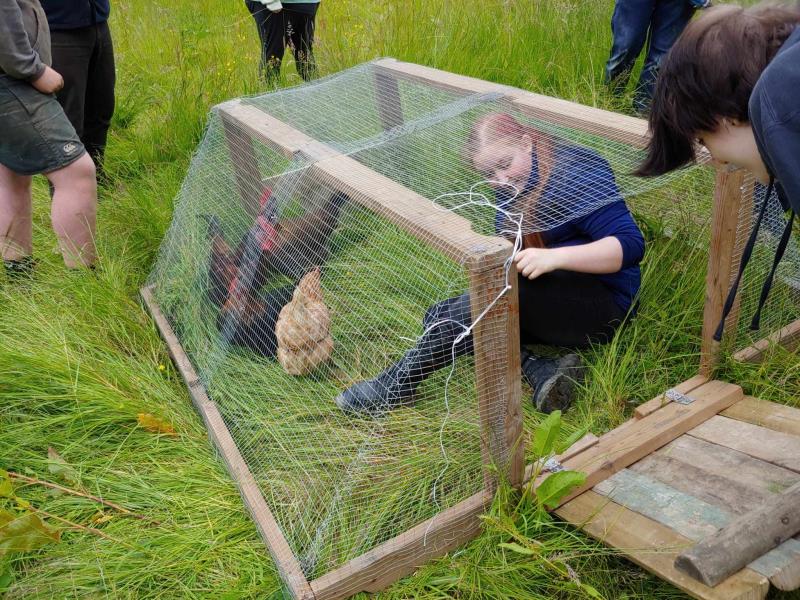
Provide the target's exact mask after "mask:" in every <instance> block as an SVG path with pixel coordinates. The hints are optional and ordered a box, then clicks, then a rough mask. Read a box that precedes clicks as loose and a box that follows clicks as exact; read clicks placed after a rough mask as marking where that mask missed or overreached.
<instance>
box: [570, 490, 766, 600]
mask: <svg viewBox="0 0 800 600" xmlns="http://www.w3.org/2000/svg"><path fill="white" fill-rule="evenodd" d="M556 514H557V515H558V516H559V517H561V518H562V519H565V520H566V521H569V522H570V523H574V524H575V525H577V526H579V527H581V528H582V529H583V530H584V531H586V532H587V533H588V534H589V535H591V536H592V537H594V538H597V539H599V540H600V541H602V542H604V543H606V544H608V545H609V546H612V547H614V548H619V549H620V550H621V551H622V552H624V553H625V554H626V555H627V556H628V557H629V558H630V559H631V560H632V561H633V562H635V563H636V564H638V565H640V566H642V567H644V568H645V569H647V570H648V571H650V572H652V573H654V574H656V575H658V576H659V577H661V578H662V579H665V580H666V581H669V582H670V583H672V584H673V585H675V586H676V587H678V588H680V589H681V590H683V591H684V592H686V593H687V594H690V595H691V596H693V597H694V598H698V599H700V600H756V599H761V598H764V597H765V596H766V595H767V591H768V590H769V581H768V580H767V578H766V577H764V576H763V575H760V574H758V573H755V572H753V571H751V570H749V569H744V570H742V571H740V572H739V573H737V574H735V575H733V576H731V577H729V578H728V579H727V580H726V581H723V582H722V583H721V584H720V585H718V586H717V587H715V588H709V587H708V586H705V585H703V584H702V583H700V582H698V581H695V580H694V579H692V578H691V577H689V576H688V575H685V574H683V573H681V572H680V571H677V570H676V569H675V567H674V566H673V562H674V560H675V557H676V556H677V555H678V553H679V552H680V551H681V550H683V549H684V548H686V547H687V546H689V545H690V544H691V540H689V539H688V538H686V537H684V536H681V535H679V534H677V533H675V532H674V531H672V530H671V529H669V528H668V527H665V526H664V525H660V524H659V523H657V522H655V521H653V520H652V519H648V518H647V517H644V516H642V515H640V514H638V513H635V512H633V511H632V510H628V509H627V508H624V507H622V506H620V505H619V504H616V503H615V502H612V501H610V500H608V499H607V498H604V497H603V496H601V495H599V494H596V493H594V492H592V491H587V492H584V493H583V494H581V495H580V496H578V497H577V498H575V499H574V500H571V501H569V502H567V503H566V504H564V505H562V506H561V507H559V508H558V509H557V510H556Z"/></svg>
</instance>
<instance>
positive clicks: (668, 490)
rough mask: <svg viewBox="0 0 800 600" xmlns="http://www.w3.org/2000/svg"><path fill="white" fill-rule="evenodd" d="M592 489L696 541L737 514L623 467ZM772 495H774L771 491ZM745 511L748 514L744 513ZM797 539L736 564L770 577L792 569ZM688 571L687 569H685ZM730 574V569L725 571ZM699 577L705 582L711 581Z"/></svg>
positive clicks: (725, 524)
mask: <svg viewBox="0 0 800 600" xmlns="http://www.w3.org/2000/svg"><path fill="white" fill-rule="evenodd" d="M593 491H594V492H596V493H598V494H600V495H602V496H606V497H608V498H610V499H611V500H613V501H614V502H616V503H617V504H620V505H622V506H625V507H626V508H629V509H630V510H633V511H634V512H637V513H639V514H641V515H643V516H645V517H647V518H649V519H652V520H654V521H656V522H658V523H661V524H662V525H665V526H666V527H669V528H670V529H672V530H673V531H675V532H676V533H678V534H680V535H682V536H684V537H686V538H688V539H690V540H692V541H695V542H696V541H700V540H703V539H704V538H708V537H710V536H713V535H714V534H716V533H717V531H719V530H720V529H722V528H724V527H726V526H727V525H729V524H730V523H731V522H732V521H733V520H735V519H736V518H738V517H737V516H736V515H734V514H733V513H731V512H730V511H728V510H726V507H725V506H722V505H720V504H717V505H715V504H711V503H709V502H705V501H703V500H701V499H700V498H698V497H696V496H694V495H693V494H690V493H686V492H683V491H681V490H678V489H676V488H674V487H672V486H671V485H668V484H664V483H662V482H660V481H657V480H655V479H653V478H651V477H648V476H646V475H642V474H640V473H637V472H636V471H633V470H631V469H624V470H622V471H620V472H619V473H616V474H615V475H613V476H612V477H610V478H609V479H606V480H605V481H603V482H601V483H599V484H598V485H596V486H595V487H594V490H593ZM772 497H773V498H774V497H775V495H772ZM745 514H749V512H748V513H745ZM798 548H800V542H798V541H797V540H795V539H786V537H784V539H783V540H782V543H781V545H780V548H779V549H778V548H775V550H773V551H771V552H765V553H763V556H762V555H761V554H759V555H754V557H753V558H752V559H751V560H748V561H745V563H743V564H741V565H739V567H738V568H737V569H736V570H737V571H738V570H739V569H741V568H742V567H743V566H745V565H747V567H748V568H749V569H751V570H753V571H755V572H757V573H760V574H762V575H764V576H765V577H773V576H775V575H780V574H783V573H784V572H787V571H792V570H793V569H794V567H795V566H796V564H797V561H798V560H800V554H798V553H797V549H798ZM748 563H750V564H748ZM687 574H688V573H687ZM729 575H730V573H729ZM700 581H703V583H705V584H706V585H710V586H713V585H715V584H713V583H709V582H708V581H705V580H702V579H701V580H700Z"/></svg>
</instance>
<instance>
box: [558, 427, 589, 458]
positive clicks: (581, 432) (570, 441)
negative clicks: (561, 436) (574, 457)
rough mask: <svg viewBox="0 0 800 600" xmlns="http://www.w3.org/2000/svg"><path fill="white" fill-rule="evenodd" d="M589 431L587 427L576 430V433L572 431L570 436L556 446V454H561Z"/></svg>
mask: <svg viewBox="0 0 800 600" xmlns="http://www.w3.org/2000/svg"><path fill="white" fill-rule="evenodd" d="M588 431H589V428H588V427H584V428H583V429H578V431H574V432H573V433H572V434H571V435H568V436H567V438H566V439H565V440H563V441H561V442H560V443H558V444H556V454H563V453H564V452H565V451H566V450H568V449H569V447H570V446H572V444H574V443H575V442H577V441H578V440H579V439H581V438H582V437H583V436H585V435H586V434H587V433H588Z"/></svg>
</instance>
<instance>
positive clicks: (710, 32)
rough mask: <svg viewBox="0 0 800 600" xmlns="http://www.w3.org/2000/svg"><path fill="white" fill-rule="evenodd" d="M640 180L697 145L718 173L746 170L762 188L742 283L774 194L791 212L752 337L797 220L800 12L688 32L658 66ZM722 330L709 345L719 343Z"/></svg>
mask: <svg viewBox="0 0 800 600" xmlns="http://www.w3.org/2000/svg"><path fill="white" fill-rule="evenodd" d="M649 124H650V136H651V137H650V140H649V142H648V145H647V155H646V158H645V160H644V162H643V163H642V164H641V165H640V166H639V168H638V169H637V170H636V174H637V175H639V176H644V177H647V176H656V175H661V174H663V173H667V172H669V171H672V170H674V169H677V168H679V167H681V166H684V165H688V164H690V163H692V162H694V160H695V157H696V151H697V144H700V145H702V146H705V147H706V148H707V149H708V151H709V153H710V154H711V157H712V158H713V159H714V160H715V161H716V162H717V163H721V164H731V165H734V166H737V167H741V168H744V169H746V170H748V171H749V172H750V173H752V174H753V176H754V177H755V178H756V180H758V181H759V182H760V183H761V184H763V185H766V186H767V192H766V193H765V194H764V195H763V198H764V201H763V202H762V205H761V207H760V208H759V216H758V217H757V219H756V222H755V225H754V227H753V232H752V234H751V237H750V240H748V244H747V246H746V247H745V250H744V252H743V259H742V264H741V266H740V273H739V277H738V278H737V279H736V281H735V283H734V285H733V286H732V288H731V291H730V293H729V297H728V302H726V311H725V312H726V313H727V310H729V309H730V306H732V303H733V297H734V296H735V293H736V288H737V286H738V281H739V279H740V278H741V274H742V271H743V270H744V267H745V265H746V264H747V257H749V255H750V252H751V251H752V247H753V244H754V243H755V236H756V235H757V233H758V229H759V225H760V223H761V221H762V219H763V215H764V212H765V209H766V207H767V205H768V200H769V196H770V195H771V190H772V189H774V190H775V191H776V192H777V195H778V198H779V200H780V201H781V204H782V205H783V208H784V210H788V209H790V208H791V209H792V216H791V218H790V219H789V220H788V223H787V224H786V227H785V229H784V231H783V233H782V235H781V238H782V239H781V242H780V243H779V244H778V250H777V252H776V255H775V260H774V263H773V268H772V272H771V273H770V275H768V277H767V280H766V281H765V283H764V289H763V290H762V295H761V298H762V299H761V303H760V306H759V309H758V311H757V312H756V317H754V320H753V327H754V328H757V326H758V315H759V314H760V310H761V306H762V305H763V302H764V301H765V299H766V295H767V294H768V292H769V287H770V286H771V284H772V277H773V276H774V274H775V270H776V268H777V265H778V262H779V261H780V259H781V257H782V255H783V252H784V251H785V249H786V246H787V245H788V242H789V241H790V236H791V232H792V223H793V219H794V214H795V213H797V212H798V211H800V5H797V4H795V5H792V6H790V5H780V4H772V3H769V4H760V5H757V6H753V7H749V8H742V7H740V6H733V5H728V6H719V7H716V8H713V9H710V10H709V11H708V12H707V13H706V14H705V15H703V17H702V18H700V19H698V20H697V21H695V22H693V23H691V24H690V25H689V26H688V27H687V28H686V31H685V32H684V33H683V35H681V37H680V38H679V39H678V41H677V42H676V44H675V45H674V46H673V48H672V50H671V51H670V53H669V54H668V55H667V57H666V59H665V60H664V62H663V63H662V67H661V73H660V74H659V78H658V83H657V85H656V89H655V94H654V96H653V105H652V109H651V112H650V118H649ZM721 335H722V325H720V327H719V328H718V329H717V333H716V335H715V337H716V338H717V339H720V338H721Z"/></svg>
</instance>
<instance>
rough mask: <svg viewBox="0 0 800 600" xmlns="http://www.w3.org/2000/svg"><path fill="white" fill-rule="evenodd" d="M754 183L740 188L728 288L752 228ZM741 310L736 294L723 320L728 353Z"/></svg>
mask: <svg viewBox="0 0 800 600" xmlns="http://www.w3.org/2000/svg"><path fill="white" fill-rule="evenodd" d="M756 183H757V182H756V180H755V179H748V180H747V182H746V184H743V185H742V188H741V201H740V203H739V216H738V217H737V227H736V240H735V241H734V243H733V247H734V248H735V249H738V250H739V253H737V255H736V256H734V259H733V262H732V263H731V278H730V281H729V283H728V286H729V287H730V286H731V285H733V280H734V279H735V278H736V273H737V272H738V271H739V265H740V264H741V250H743V249H744V246H745V244H746V243H747V238H748V237H749V236H750V231H751V229H752V226H753V201H754V199H755V195H756ZM741 308H742V295H741V294H736V298H734V300H733V306H732V307H731V312H730V313H728V317H727V318H726V319H725V347H726V349H728V350H729V351H732V349H733V348H735V347H736V339H737V335H738V329H739V313H740V311H741Z"/></svg>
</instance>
